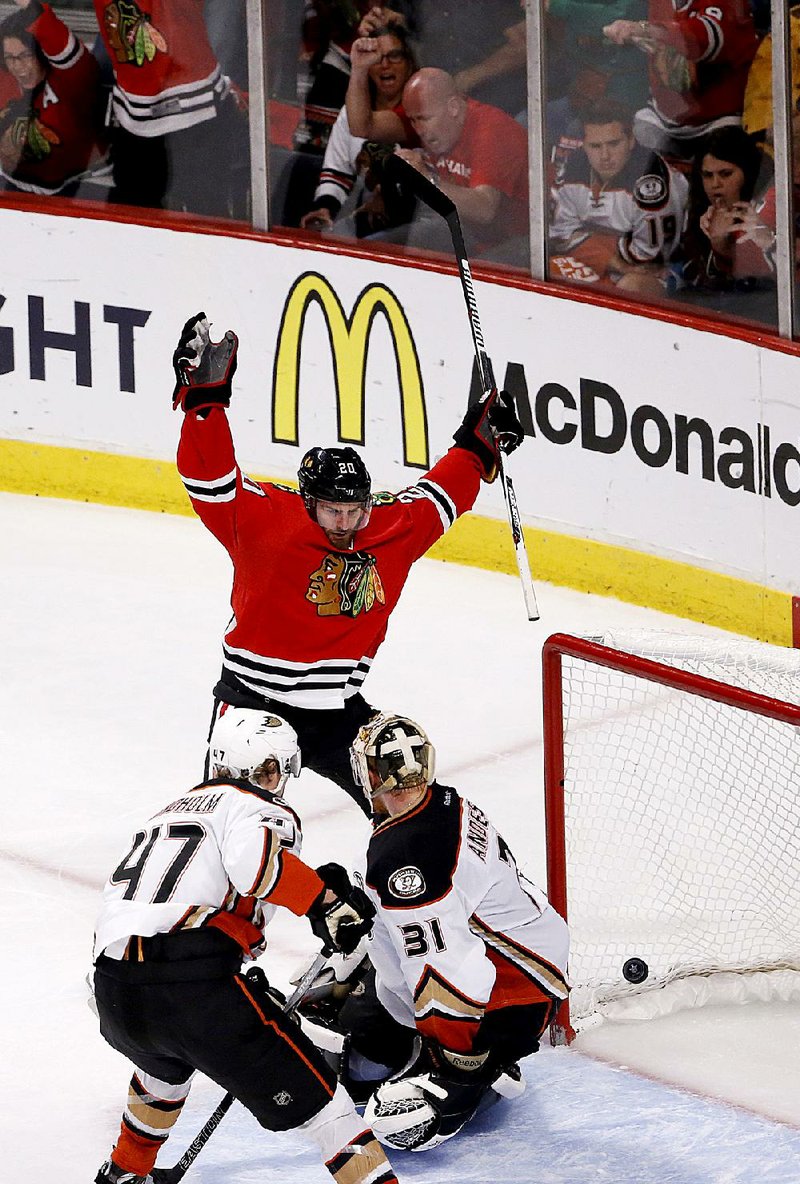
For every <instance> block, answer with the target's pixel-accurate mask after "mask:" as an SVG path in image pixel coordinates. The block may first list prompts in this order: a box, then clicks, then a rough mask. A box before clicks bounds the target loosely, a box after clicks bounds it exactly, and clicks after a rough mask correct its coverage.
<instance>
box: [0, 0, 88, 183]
mask: <svg viewBox="0 0 800 1184" xmlns="http://www.w3.org/2000/svg"><path fill="white" fill-rule="evenodd" d="M17 5H18V8H19V11H18V12H15V13H13V14H12V15H11V16H8V17H6V19H5V20H4V21H3V22H2V24H0V64H2V65H3V66H4V67H5V69H6V70H7V71H8V72H9V75H10V76H11V78H12V79H13V80H14V82H15V83H16V86H15V87H13V89H12V88H11V87H9V88H8V92H7V93H8V97H7V99H6V101H5V102H3V103H2V109H0V171H2V175H3V177H5V179H6V188H9V189H12V190H14V189H18V190H22V191H23V192H26V193H42V194H51V193H62V194H64V195H67V196H71V195H73V194H74V193H75V192H76V191H77V189H78V185H79V183H80V182H81V180H82V179H84V178H87V177H90V176H91V174H92V173H96V172H99V171H101V170H102V169H103V168H104V167H106V166H105V160H106V150H107V137H106V133H105V130H104V128H103V121H102V114H103V113H102V110H101V101H100V100H101V91H100V67H99V66H98V64H97V62H96V60H95V58H94V57H93V56H92V54H91V53H90V52H89V50H88V49H87V48H86V46H85V45H83V44H82V42H81V41H79V40H78V39H77V37H76V36H75V35H74V33H72V32H71V31H70V29H68V28H67V26H66V25H65V24H64V22H63V21H62V20H61V19H60V18H59V17H58V16H56V14H55V13H54V12H53V10H52V8H51V7H50V5H49V4H42V3H40V2H39V0H17ZM3 89H4V92H5V89H6V88H3ZM14 92H16V93H14ZM0 101H2V100H0ZM101 192H102V191H101V190H100V188H99V186H98V195H99V194H100V193H101ZM90 194H91V191H89V192H88V193H87V196H88V195H90Z"/></svg>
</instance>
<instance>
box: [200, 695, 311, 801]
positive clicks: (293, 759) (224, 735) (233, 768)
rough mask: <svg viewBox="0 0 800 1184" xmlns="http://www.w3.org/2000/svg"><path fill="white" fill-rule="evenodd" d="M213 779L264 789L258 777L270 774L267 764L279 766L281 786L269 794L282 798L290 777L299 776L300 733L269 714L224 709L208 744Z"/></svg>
mask: <svg viewBox="0 0 800 1184" xmlns="http://www.w3.org/2000/svg"><path fill="white" fill-rule="evenodd" d="M209 751H210V754H211V772H212V775H213V776H215V777H217V776H230V777H235V778H237V780H243V781H249V782H250V783H251V785H255V786H256V788H257V789H261V788H262V786H260V785H259V784H258V782H257V780H256V778H257V777H258V775H259V774H262V773H265V772H266V773H270V772H272V771H273V770H272V768H271V767H270V766H269V764H268V763H267V762H270V761H274V762H276V763H277V772H278V777H279V780H278V786H277V788H276V789H272V790H270V791H269V792H270V793H271V794H273V795H274V796H275V797H281V796H282V794H283V791H284V787H285V785H286V782H287V780H288V778H289V775H290V774H291V775H292V776H293V777H297V776H298V775H299V773H300V749H299V747H298V743H297V733H296V732H295V730H294V728H292V727H290V725H289V724H287V723H286V721H285V720H282V719H279V718H278V716H277V715H270V714H269V712H267V711H254V710H252V709H251V708H249V707H225V708H223V710H222V712H221V714H220V715H219V716H218V718H217V721H216V723H215V724H214V727H213V730H212V732H211V739H210V741H209Z"/></svg>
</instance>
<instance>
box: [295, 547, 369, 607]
mask: <svg viewBox="0 0 800 1184" xmlns="http://www.w3.org/2000/svg"><path fill="white" fill-rule="evenodd" d="M306 600H310V601H311V603H312V604H314V605H316V607H317V616H318V617H357V616H358V615H359V614H360V613H368V612H369V611H370V609H371V608H374V606H375V605H376V604H385V603H386V596H385V595H384V591H383V584H382V583H381V577H380V576H379V575H378V568H377V566H376V559H375V556H374V555H370V554H369V553H368V552H367V551H353V552H348V554H344V552H342V551H333V552H329V553H328V554H327V555H326V556H325V558H324V559H323V560H322V563H321V564H320V565H319V567H318V568H317V570H316V571H313V572H312V573H311V575H310V576H309V577H308V588H307V589H306Z"/></svg>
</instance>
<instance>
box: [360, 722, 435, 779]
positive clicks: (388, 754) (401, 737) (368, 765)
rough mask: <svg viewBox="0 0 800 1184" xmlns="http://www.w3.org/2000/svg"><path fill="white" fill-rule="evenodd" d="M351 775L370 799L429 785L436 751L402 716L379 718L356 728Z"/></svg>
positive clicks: (416, 727)
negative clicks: (391, 791)
mask: <svg viewBox="0 0 800 1184" xmlns="http://www.w3.org/2000/svg"><path fill="white" fill-rule="evenodd" d="M350 762H351V765H352V769H353V776H354V777H355V779H356V781H357V782H358V784H359V785H360V786H362V788H363V789H365V790H366V792H367V793H368V794H369V796H370V797H371V798H374V797H377V796H378V795H379V794H382V793H387V792H388V791H390V790H393V789H414V788H415V787H416V786H421V785H429V784H430V783H431V781H432V780H433V775H434V770H435V766H436V750H435V749H434V747H433V745H432V744H431V742H430V740H429V739H428V737H427V735H426V734H425V732H424V731H423V730H422V728H421V727H420V726H419V725H418V724H415V723H414V721H413V720H410V719H407V718H406V717H405V716H402V715H379V716H377V717H376V718H375V719H373V720H370V722H369V723H367V724H365V725H364V726H363V727H362V728H360V729H359V731H358V735H357V736H356V738H355V740H354V741H353V745H352V748H351V749H350Z"/></svg>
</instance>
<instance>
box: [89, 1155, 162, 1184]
mask: <svg viewBox="0 0 800 1184" xmlns="http://www.w3.org/2000/svg"><path fill="white" fill-rule="evenodd" d="M152 1181H153V1177H152V1176H137V1175H136V1173H135V1172H126V1171H125V1169H124V1168H121V1167H118V1166H117V1164H115V1163H114V1161H113V1159H107V1160H106V1162H105V1163H104V1164H103V1166H102V1167H101V1168H100V1171H99V1172H98V1173H97V1175H96V1176H95V1178H94V1184H152Z"/></svg>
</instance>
